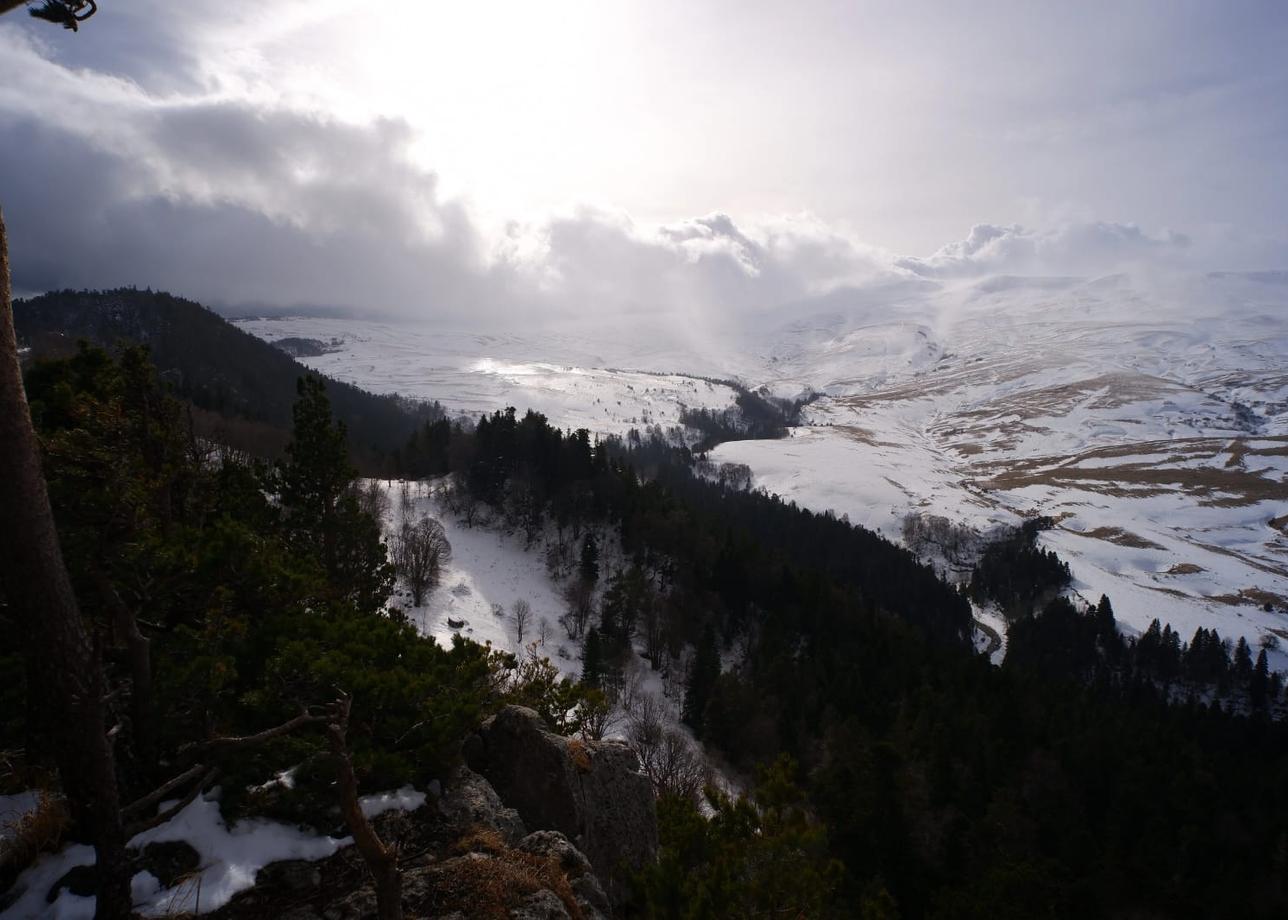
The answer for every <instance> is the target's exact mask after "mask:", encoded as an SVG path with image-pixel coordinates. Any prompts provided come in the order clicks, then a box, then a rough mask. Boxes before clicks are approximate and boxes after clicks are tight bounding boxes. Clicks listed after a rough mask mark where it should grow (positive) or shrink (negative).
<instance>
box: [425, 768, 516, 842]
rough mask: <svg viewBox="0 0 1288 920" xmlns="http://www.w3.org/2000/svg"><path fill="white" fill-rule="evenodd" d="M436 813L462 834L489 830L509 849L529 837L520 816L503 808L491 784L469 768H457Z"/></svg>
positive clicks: (439, 801)
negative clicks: (474, 829)
mask: <svg viewBox="0 0 1288 920" xmlns="http://www.w3.org/2000/svg"><path fill="white" fill-rule="evenodd" d="M438 810H439V812H441V813H442V815H443V817H445V818H447V819H448V820H449V821H451V822H452V823H453V824H456V825H457V826H458V827H460V828H461V830H462V831H466V830H469V829H471V828H473V827H476V826H480V825H481V826H483V827H487V828H491V829H492V830H494V831H496V832H497V833H498V834H500V835H501V837H502V839H504V840H505V842H506V843H508V844H510V845H511V846H513V845H514V844H516V843H518V842H519V841H520V840H521V839H522V838H523V837H524V835H526V834H527V833H528V831H527V829H526V828H525V827H524V826H523V819H522V818H521V817H519V813H518V812H517V811H515V810H514V809H513V808H508V807H506V806H505V805H504V804H503V803H502V802H501V799H500V798H499V797H498V796H497V794H496V790H494V789H493V788H492V786H491V784H490V783H488V781H487V780H485V779H484V778H483V777H481V776H479V775H478V774H477V773H475V772H474V771H473V770H471V769H470V768H469V767H459V768H458V769H457V771H456V772H455V773H454V774H453V775H452V779H451V781H450V782H448V784H447V787H446V788H445V789H444V790H443V796H442V798H440V799H439V800H438Z"/></svg>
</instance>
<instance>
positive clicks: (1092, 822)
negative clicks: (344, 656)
mask: <svg viewBox="0 0 1288 920" xmlns="http://www.w3.org/2000/svg"><path fill="white" fill-rule="evenodd" d="M447 432H448V434H447V438H446V443H445V445H441V446H440V447H438V448H436V450H437V453H436V454H435V458H436V459H435V460H434V461H433V463H434V464H436V467H435V468H436V469H440V470H443V471H446V472H451V473H453V474H455V475H454V476H453V479H452V481H453V482H454V483H455V484H456V486H455V488H456V489H457V490H458V493H459V494H458V496H457V497H455V498H454V499H453V500H454V501H456V502H458V503H459V504H458V507H460V508H461V509H462V513H470V512H469V511H468V509H469V507H471V505H472V503H474V504H477V505H479V506H482V508H484V509H486V510H487V511H488V512H489V513H491V514H494V515H496V516H498V517H499V518H500V519H502V520H505V521H508V522H510V523H511V525H512V526H515V527H526V528H527V529H528V530H529V533H530V535H531V537H532V539H533V541H534V542H535V541H536V540H537V539H540V538H541V534H542V533H549V532H550V531H552V530H553V531H555V532H560V531H562V530H563V529H565V528H567V529H569V530H572V529H574V528H577V527H580V528H581V529H582V532H583V541H582V545H584V534H585V533H587V532H596V533H601V534H605V533H607V534H611V535H612V536H613V537H614V538H615V540H616V542H617V543H618V544H620V547H621V548H622V550H623V552H624V553H625V563H624V565H623V566H622V567H621V568H620V569H617V570H614V571H610V572H602V573H598V572H597V573H596V575H595V577H596V578H598V579H599V580H600V581H601V582H602V583H603V588H602V590H600V591H599V592H598V593H592V594H589V595H587V594H586V593H584V592H583V593H582V594H580V596H579V597H578V598H577V599H576V601H575V603H576V604H579V605H580V606H581V613H580V614H579V615H580V617H581V618H582V619H581V622H583V623H586V624H590V625H591V626H593V629H591V628H587V629H586V630H585V631H584V632H583V633H581V635H582V637H583V639H582V641H583V642H584V643H585V645H584V656H585V658H584V664H585V668H586V671H587V679H588V680H589V681H591V682H595V683H597V684H600V685H603V684H604V682H605V680H606V679H607V681H608V682H609V683H611V680H612V668H613V664H612V658H613V655H614V649H618V650H620V649H621V648H622V647H623V645H626V646H628V647H632V648H635V649H638V650H640V651H643V652H645V653H647V654H648V655H649V657H650V659H651V660H652V661H653V663H654V664H655V666H657V667H659V668H661V669H665V668H678V667H683V668H684V677H685V684H686V686H685V693H684V717H685V720H686V721H687V722H688V723H689V724H690V726H691V727H692V728H693V730H694V732H695V733H696V734H697V735H698V736H699V737H700V738H702V739H703V740H704V741H705V742H706V743H707V744H708V746H709V747H710V748H711V749H714V750H716V751H718V752H720V753H721V754H722V755H723V756H724V758H725V759H726V760H727V761H729V762H730V763H732V764H733V765H734V766H735V767H739V768H743V769H748V770H750V769H751V768H752V767H753V766H754V765H756V764H763V763H769V762H773V761H776V760H777V758H779V757H781V756H784V755H786V756H789V757H790V758H792V760H793V761H794V762H795V763H796V764H798V765H799V771H798V776H799V783H800V787H799V789H798V792H799V795H800V798H799V799H796V798H792V795H793V793H791V792H790V788H787V787H783V786H782V782H781V781H782V779H783V777H782V775H779V776H778V778H777V779H776V780H775V781H774V783H776V784H777V785H775V786H774V787H773V788H776V789H777V790H778V791H777V792H776V793H774V794H772V795H770V796H769V799H765V800H763V801H762V802H761V803H760V804H757V803H756V802H752V803H749V805H748V806H747V807H748V808H750V810H749V811H748V810H739V809H738V808H734V807H733V806H732V805H730V804H729V803H728V802H723V801H721V800H719V799H718V798H717V800H716V802H715V804H714V805H713V808H714V811H715V814H716V818H715V819H713V821H714V823H702V822H703V819H702V818H701V817H700V814H699V811H698V810H697V807H696V806H695V805H694V804H693V803H692V802H691V801H689V800H687V799H684V798H683V797H680V798H678V799H675V798H672V799H668V800H667V801H666V803H664V815H665V817H666V820H665V824H664V826H665V828H666V830H665V833H664V843H665V844H666V850H665V852H664V857H663V861H662V863H661V865H660V866H659V869H658V871H657V873H653V874H650V875H648V877H647V878H646V879H644V880H642V883H643V885H644V888H643V891H644V895H643V897H644V901H643V903H642V909H643V910H644V911H645V913H647V914H649V915H651V916H664V917H686V916H697V915H702V916H746V915H748V914H749V913H755V912H756V911H764V910H768V909H775V910H784V909H787V908H791V909H792V910H794V911H795V912H796V913H804V914H805V915H810V916H855V915H859V916H870V917H895V916H899V917H904V918H916V917H934V918H986V917H987V918H996V917H1003V918H1006V917H1015V918H1021V917H1023V918H1029V917H1038V916H1040V917H1069V918H1075V917H1076V918H1085V917H1102V916H1133V915H1140V916H1168V917H1195V918H1198V917H1205V918H1206V917H1232V918H1233V917H1267V918H1268V917H1277V916H1281V915H1283V913H1284V912H1285V911H1286V910H1288V891H1286V890H1285V886H1284V881H1283V880H1284V876H1283V865H1284V864H1285V863H1284V860H1285V859H1286V858H1288V857H1285V856H1284V855H1283V854H1285V853H1288V837H1286V836H1285V828H1288V788H1285V786H1284V784H1283V783H1282V781H1281V778H1282V776H1283V775H1284V771H1285V769H1288V738H1286V737H1285V733H1284V729H1283V726H1282V725H1281V724H1278V723H1276V722H1273V721H1271V720H1269V719H1267V718H1266V717H1265V713H1266V710H1265V708H1264V707H1262V708H1258V707H1256V706H1254V705H1251V704H1250V705H1248V706H1246V707H1240V708H1238V709H1239V712H1242V713H1244V714H1239V712H1232V711H1230V707H1229V706H1227V705H1221V704H1220V703H1219V702H1218V701H1216V700H1215V699H1214V698H1212V697H1211V696H1210V695H1205V694H1200V693H1194V694H1187V695H1177V694H1176V693H1174V692H1171V691H1169V689H1168V687H1167V685H1166V684H1165V683H1161V682H1160V680H1159V679H1158V678H1157V676H1156V675H1157V674H1159V673H1161V672H1159V671H1158V670H1157V669H1158V668H1159V667H1160V666H1161V667H1163V668H1164V669H1166V667H1168V665H1166V664H1161V662H1164V661H1165V660H1166V655H1167V654H1170V653H1165V655H1164V658H1157V660H1156V652H1155V647H1156V643H1155V642H1154V640H1153V638H1151V637H1149V635H1148V634H1147V636H1146V637H1143V638H1142V639H1141V640H1140V641H1138V642H1136V643H1135V644H1134V645H1133V644H1131V643H1126V644H1122V643H1123V642H1124V640H1121V637H1119V638H1118V639H1114V640H1106V641H1103V642H1102V641H1100V640H1099V639H1098V638H1097V637H1098V636H1107V635H1108V633H1107V632H1105V629H1106V627H1105V622H1106V620H1107V617H1106V616H1105V615H1104V612H1101V617H1100V619H1096V618H1095V617H1094V616H1093V617H1089V618H1088V617H1085V616H1084V615H1081V614H1076V613H1075V614H1074V616H1073V619H1070V616H1069V615H1068V614H1069V610H1071V609H1072V608H1066V607H1064V606H1060V604H1063V603H1064V602H1059V603H1058V604H1057V605H1056V606H1054V607H1051V608H1049V609H1048V613H1049V614H1050V615H1040V616H1036V617H1035V616H1032V615H1031V614H1030V615H1029V616H1027V617H1021V619H1020V621H1019V622H1017V624H1016V626H1015V632H1013V634H1012V647H1011V651H1010V652H1009V654H1008V657H1007V659H1006V663H1005V664H1004V665H1003V666H1002V667H1001V668H994V667H992V666H990V665H989V664H988V663H987V661H985V660H984V659H983V658H982V657H981V656H978V655H975V654H974V653H973V652H972V651H971V650H970V648H969V645H968V642H967V637H968V636H969V634H970V609H969V604H968V603H967V602H966V599H965V598H964V597H962V596H960V595H959V594H958V593H957V592H956V591H954V590H953V589H952V588H950V587H949V586H947V585H945V584H944V583H943V582H942V581H940V580H939V579H938V578H936V577H935V575H934V573H933V572H932V571H931V570H930V569H928V568H926V567H925V566H922V565H920V564H919V563H917V562H916V560H915V559H913V557H912V556H911V555H910V554H908V553H907V552H905V551H904V550H902V549H899V548H897V547H895V546H893V545H891V544H889V543H888V542H886V541H884V540H882V539H881V538H879V537H877V536H875V535H873V534H871V533H868V532H866V531H864V530H862V529H860V528H855V527H851V526H850V525H848V524H847V523H845V522H842V521H839V520H837V519H835V518H834V517H833V516H831V515H826V514H814V513H811V512H808V511H805V510H803V509H799V508H797V507H795V506H794V505H791V504H786V503H784V502H782V501H780V500H778V499H776V498H774V497H771V496H767V495H764V494H760V493H748V492H746V491H743V490H738V489H733V488H730V487H729V486H728V485H723V486H722V485H721V484H720V483H719V482H713V481H711V480H709V479H707V478H705V477H704V476H702V475H701V474H699V473H698V472H696V463H695V461H694V457H693V454H692V453H691V452H689V451H687V450H685V449H683V448H678V447H675V446H673V445H672V444H670V443H668V442H667V441H666V440H665V439H663V438H660V437H640V438H636V439H630V440H628V441H627V442H621V441H615V440H611V439H610V440H607V441H602V442H600V443H598V444H592V443H591V442H590V441H589V439H588V438H587V437H586V436H585V435H584V433H576V434H569V433H561V432H559V431H557V430H555V429H553V428H551V427H550V426H549V425H548V424H547V423H546V422H545V420H544V419H543V418H541V417H540V416H539V415H536V414H533V413H529V414H527V415H526V416H522V417H520V416H518V415H517V414H516V413H515V412H514V411H512V410H511V411H507V412H505V413H497V414H495V415H493V416H490V417H488V418H487V419H486V420H485V422H484V423H483V424H482V425H481V426H480V432H481V433H480V432H470V431H469V430H467V429H466V428H464V427H459V428H458V427H449V428H448V429H447ZM632 443H633V444H634V445H635V446H633V447H632V446H630V445H631V444H632ZM472 513H474V514H478V513H479V512H478V509H477V508H475V510H474V511H473V512H472ZM524 522H526V524H525V523H524ZM1041 526H1042V522H1040V521H1036V522H1032V523H1031V524H1030V525H1028V526H1027V527H1026V528H1022V529H1021V530H1020V531H1019V532H1018V534H1017V535H1015V537H1014V538H1013V539H1008V540H1005V541H1002V543H1001V545H1000V546H998V547H997V549H996V551H995V552H994V553H993V554H992V555H991V556H990V557H989V561H988V562H986V563H984V565H983V568H982V571H981V574H980V575H979V577H978V582H977V584H978V587H979V590H981V591H985V590H987V591H988V592H990V594H991V595H993V596H995V597H998V598H999V599H1002V600H1003V601H1008V600H1009V601H1010V602H1011V604H1012V605H1014V606H1015V608H1016V609H1017V610H1020V609H1022V605H1023V604H1024V603H1027V602H1028V601H1029V600H1031V599H1033V600H1036V599H1039V598H1042V597H1044V596H1045V594H1046V593H1047V592H1048V591H1051V590H1053V589H1054V588H1056V587H1058V586H1059V585H1060V584H1062V583H1063V579H1066V578H1067V570H1066V569H1065V568H1064V567H1063V565H1062V564H1061V563H1060V562H1059V560H1058V559H1055V558H1054V557H1053V556H1052V555H1051V554H1047V553H1042V552H1041V551H1039V550H1037V549H1036V546H1035V537H1036V534H1037V529H1038V528H1039V527H1041ZM543 528H545V530H543ZM552 539H554V540H555V541H557V540H558V539H560V538H559V537H557V536H556V537H553V538H552ZM569 542H570V544H571V545H572V546H573V547H576V546H577V543H576V542H575V541H569ZM1010 563H1014V564H1016V565H1017V566H1018V567H1019V568H1020V569H1021V571H1019V572H1018V573H1014V574H1010V575H1008V574H1007V573H1006V572H1005V568H1006V566H1007V565H1008V564H1010ZM598 565H599V562H598V560H596V566H598ZM566 571H572V569H571V568H569V569H567V570H566ZM595 598H598V601H596V600H595ZM572 603H574V601H573V600H572V599H570V604H572ZM659 624H660V625H659ZM654 629H656V630H657V631H658V635H657V636H651V635H650V633H651V631H652V630H654ZM1112 632H1113V635H1114V636H1118V634H1117V631H1116V629H1115V630H1112ZM1160 639H1163V640H1164V641H1163V642H1162V647H1164V648H1166V647H1169V646H1170V641H1171V640H1170V639H1166V638H1165V631H1160ZM1120 644H1121V648H1120ZM1200 644H1202V645H1205V646H1206V645H1208V642H1207V640H1206V639H1205V640H1203V642H1202V643H1200ZM1192 647H1193V643H1192V644H1191V648H1192ZM1189 654H1191V653H1189V652H1185V653H1183V654H1182V656H1181V660H1182V661H1184V660H1185V658H1186V656H1187V655H1189ZM1192 654H1193V655H1195V656H1196V657H1195V661H1196V662H1197V661H1198V660H1199V659H1200V658H1202V657H1204V655H1201V654H1200V653H1198V652H1195V653H1192ZM1205 654H1210V651H1209V652H1207V653H1205ZM1235 654H1236V657H1239V659H1240V660H1241V654H1240V653H1238V651H1237V647H1236V650H1235ZM1115 656H1120V657H1117V658H1116V657H1115ZM1127 660H1130V667H1129V669H1128V670H1125V671H1124V670H1122V668H1123V665H1121V664H1119V665H1113V664H1111V663H1112V662H1114V661H1119V662H1122V661H1127ZM1115 667H1117V668H1119V670H1118V671H1114V670H1113V669H1114V668H1115ZM1196 667H1197V664H1196ZM1230 667H1231V669H1232V673H1234V672H1236V671H1237V672H1240V673H1241V672H1242V669H1243V666H1242V665H1241V664H1238V663H1237V662H1235V661H1234V659H1233V658H1232V659H1231V664H1230ZM1259 667H1260V666H1259V665H1256V664H1253V665H1252V671H1253V676H1252V677H1250V678H1248V683H1247V687H1248V693H1249V694H1251V693H1252V692H1253V691H1252V689H1251V688H1252V684H1253V682H1254V681H1257V680H1259V678H1257V677H1256V676H1255V675H1256V673H1257V671H1258V669H1259ZM1111 673H1115V674H1119V675H1120V676H1118V677H1116V678H1115V679H1108V678H1107V677H1106V675H1108V674H1111ZM1128 674H1130V675H1131V676H1130V678H1128V677H1127V676H1125V675H1128ZM1238 680H1241V678H1239V679H1235V678H1232V683H1231V686H1232V687H1233V686H1235V684H1236V683H1237V681H1238ZM1267 680H1268V681H1272V680H1273V679H1272V678H1270V677H1268V676H1267ZM1240 686H1242V685H1241V684H1240ZM783 797H786V801H785V800H783ZM833 861H835V862H836V863H837V864H839V866H841V867H843V868H842V869H841V870H840V871H839V872H835V871H833V868H834V864H833ZM792 879H810V880H811V886H812V887H811V888H810V890H811V891H813V894H812V895H810V896H809V897H808V898H807V897H806V895H805V893H804V892H803V891H802V888H801V887H800V886H793V885H792V884H791V880H792ZM815 883H816V884H815ZM780 899H781V900H780ZM694 904H700V905H703V908H702V910H701V911H699V912H698V913H694V912H693V908H692V905H694Z"/></svg>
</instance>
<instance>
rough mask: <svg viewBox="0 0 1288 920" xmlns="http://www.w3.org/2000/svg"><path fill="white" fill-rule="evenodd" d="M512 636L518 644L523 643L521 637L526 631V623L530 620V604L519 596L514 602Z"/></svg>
mask: <svg viewBox="0 0 1288 920" xmlns="http://www.w3.org/2000/svg"><path fill="white" fill-rule="evenodd" d="M513 616H514V636H515V638H516V639H517V640H518V642H519V645H523V637H524V636H525V635H526V634H527V632H528V624H529V623H531V622H532V605H531V604H529V603H528V602H527V601H525V600H524V599H523V598H519V599H518V600H517V601H515V602H514V614H513Z"/></svg>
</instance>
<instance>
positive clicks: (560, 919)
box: [510, 888, 572, 920]
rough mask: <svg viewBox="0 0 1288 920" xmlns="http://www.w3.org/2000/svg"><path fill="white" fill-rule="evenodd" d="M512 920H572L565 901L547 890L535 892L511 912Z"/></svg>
mask: <svg viewBox="0 0 1288 920" xmlns="http://www.w3.org/2000/svg"><path fill="white" fill-rule="evenodd" d="M510 920H572V918H571V917H570V916H569V915H568V911H567V910H566V909H565V908H564V905H563V901H560V900H559V896H558V895H556V894H555V893H554V892H553V891H550V890H548V889H546V888H543V889H541V890H540V891H534V892H533V893H532V894H530V895H528V896H527V897H526V898H524V900H523V903H522V904H520V905H519V906H518V907H516V908H514V909H513V910H511V911H510Z"/></svg>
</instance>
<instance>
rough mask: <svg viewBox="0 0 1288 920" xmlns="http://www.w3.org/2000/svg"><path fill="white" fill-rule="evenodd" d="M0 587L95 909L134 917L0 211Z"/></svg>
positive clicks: (107, 748) (100, 720)
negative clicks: (84, 837)
mask: <svg viewBox="0 0 1288 920" xmlns="http://www.w3.org/2000/svg"><path fill="white" fill-rule="evenodd" d="M0 585H3V590H4V595H5V598H6V599H7V601H8V603H9V605H10V606H11V608H12V610H13V612H14V615H15V618H16V619H17V621H18V623H19V624H20V628H21V629H22V632H23V640H24V642H25V644H26V654H27V659H28V662H29V663H30V665H31V668H30V671H29V673H30V675H31V677H32V680H33V683H32V685H31V686H30V687H29V690H28V692H29V695H37V694H39V695H43V696H44V697H45V699H46V704H45V706H44V707H42V708H43V709H44V711H45V712H47V714H48V717H49V718H48V721H49V724H48V725H47V726H42V728H44V729H45V730H46V731H45V732H44V734H46V736H47V738H48V740H49V741H50V742H51V746H52V747H53V752H54V756H55V759H56V762H57V764H58V769H59V773H60V775H61V778H62V783H63V788H64V791H65V792H66V793H67V798H68V802H69V803H70V805H71V807H72V814H73V817H74V818H75V820H76V822H77V825H78V826H79V827H81V828H83V829H84V830H85V831H87V832H88V834H89V835H90V837H91V838H92V840H93V842H94V849H95V852H96V853H97V860H98V861H97V866H98V875H99V886H98V891H99V894H98V907H97V913H96V916H98V917H101V918H120V917H128V916H129V915H130V908H131V903H130V891H129V863H128V862H127V860H126V857H125V835H124V831H123V829H122V826H121V811H120V802H119V800H118V793H117V785H116V767H115V758H114V757H113V753H112V746H111V742H110V741H109V740H108V736H107V731H106V725H105V721H106V706H105V704H104V697H105V695H106V693H105V690H106V688H105V686H104V680H103V669H102V666H101V663H100V661H99V657H98V654H97V651H96V649H95V648H94V644H93V642H92V641H91V639H90V636H89V633H88V632H87V631H86V629H85V623H84V620H83V619H82V618H81V614H80V608H79V607H78V606H77V603H76V596H75V594H74V593H73V592H72V586H71V580H70V579H69V578H68V575H67V567H66V565H65V564H64V563H63V555H62V550H61V548H60V546H59V543H58V532H57V530H56V529H55V528H54V516H53V511H52V509H51V508H50V505H49V493H48V491H47V490H46V488H45V478H44V476H43V475H42V473H41V469H40V449H39V444H38V443H37V441H36V433H35V430H34V429H33V428H32V424H31V413H30V411H29V410H28V407H27V395H26V392H25V391H24V390H23V386H22V369H21V366H20V365H19V362H18V343H17V337H16V334H15V332H14V327H13V302H12V294H11V288H10V277H9V251H8V241H7V239H6V236H5V229H4V217H3V215H0Z"/></svg>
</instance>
